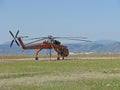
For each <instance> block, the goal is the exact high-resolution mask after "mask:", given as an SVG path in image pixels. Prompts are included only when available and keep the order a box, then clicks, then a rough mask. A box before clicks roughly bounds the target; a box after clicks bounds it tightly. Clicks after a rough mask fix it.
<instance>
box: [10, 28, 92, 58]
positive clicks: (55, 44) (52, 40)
mask: <svg viewBox="0 0 120 90" xmlns="http://www.w3.org/2000/svg"><path fill="white" fill-rule="evenodd" d="M9 32H10V34H11V36H12V37H13V40H12V42H11V44H10V47H12V45H13V42H16V44H17V45H18V46H21V47H22V49H23V50H27V49H35V52H36V55H35V60H38V53H39V52H40V51H41V50H42V49H50V59H51V49H54V50H55V51H56V52H57V60H59V59H60V57H62V59H64V57H67V56H68V55H69V50H68V48H67V46H65V45H62V44H61V42H60V41H58V40H56V39H67V40H77V41H86V42H91V41H90V40H88V39H87V38H86V37H53V36H51V35H49V36H48V37H39V38H32V39H30V40H34V41H31V42H29V43H27V44H24V42H23V40H22V38H26V37H27V36H24V37H18V34H19V30H18V31H17V33H16V35H15V36H14V35H13V33H12V32H11V31H9ZM39 41H42V43H36V42H39Z"/></svg>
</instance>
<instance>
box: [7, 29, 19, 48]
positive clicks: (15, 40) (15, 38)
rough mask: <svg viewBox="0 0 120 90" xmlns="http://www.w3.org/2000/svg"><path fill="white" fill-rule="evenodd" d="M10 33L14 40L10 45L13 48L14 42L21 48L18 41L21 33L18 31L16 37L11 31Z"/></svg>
mask: <svg viewBox="0 0 120 90" xmlns="http://www.w3.org/2000/svg"><path fill="white" fill-rule="evenodd" d="M9 32H10V34H11V36H12V37H13V40H12V42H11V44H10V47H12V45H13V42H16V44H17V45H18V46H20V45H19V43H18V41H17V35H18V33H19V30H18V31H17V33H16V35H15V36H14V35H13V33H12V32H11V31H9Z"/></svg>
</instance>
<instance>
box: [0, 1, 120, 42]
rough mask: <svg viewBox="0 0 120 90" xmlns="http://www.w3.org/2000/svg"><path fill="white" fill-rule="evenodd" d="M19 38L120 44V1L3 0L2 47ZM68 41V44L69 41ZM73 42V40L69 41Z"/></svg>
mask: <svg viewBox="0 0 120 90" xmlns="http://www.w3.org/2000/svg"><path fill="white" fill-rule="evenodd" d="M9 30H11V31H12V32H13V33H14V34H15V33H16V32H17V30H20V34H19V35H20V36H24V35H25V36H26V35H27V36H29V37H31V38H32V37H43V36H48V35H53V36H60V37H65V36H69V37H76V36H77V37H88V38H89V39H90V40H92V41H96V40H116V41H120V1H119V0H0V44H1V43H5V42H8V41H11V40H12V38H11V36H10V34H9V32H8V31H9ZM66 42H67V41H66ZM70 42H74V41H70Z"/></svg>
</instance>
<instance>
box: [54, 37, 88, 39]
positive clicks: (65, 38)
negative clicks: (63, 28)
mask: <svg viewBox="0 0 120 90" xmlns="http://www.w3.org/2000/svg"><path fill="white" fill-rule="evenodd" d="M53 38H54V39H55V38H58V39H88V38H87V37H53Z"/></svg>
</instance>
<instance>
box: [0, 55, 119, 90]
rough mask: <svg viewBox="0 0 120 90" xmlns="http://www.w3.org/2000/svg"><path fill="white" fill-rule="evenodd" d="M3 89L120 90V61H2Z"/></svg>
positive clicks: (0, 78)
mask: <svg viewBox="0 0 120 90" xmlns="http://www.w3.org/2000/svg"><path fill="white" fill-rule="evenodd" d="M78 57H79V56H78ZM82 57H86V56H84V55H83V56H82ZM90 57H91V56H90ZM94 57H95V56H94ZM97 57H98V56H97ZM100 57H103V56H102V55H100ZM105 57H110V56H105ZM115 57H119V55H116V56H115ZM8 58H9V57H7V59H8ZM19 58H20V57H19ZM11 59H12V58H11ZM0 90H120V59H119V58H116V59H114V58H112V59H90V60H89V59H83V60H82V59H80V60H74V59H73V60H69V59H67V60H60V61H55V60H53V61H48V60H47V61H46V60H45V61H44V60H40V61H34V60H33V61H32V60H25V61H24V60H22V61H20V60H15V58H14V60H1V61H0Z"/></svg>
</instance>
